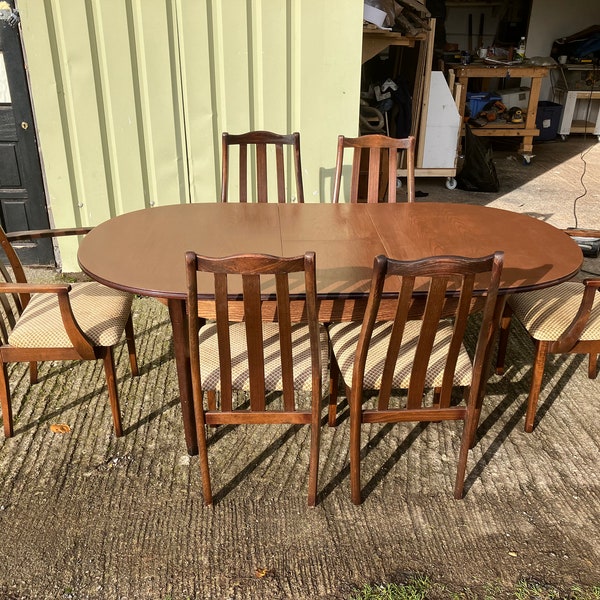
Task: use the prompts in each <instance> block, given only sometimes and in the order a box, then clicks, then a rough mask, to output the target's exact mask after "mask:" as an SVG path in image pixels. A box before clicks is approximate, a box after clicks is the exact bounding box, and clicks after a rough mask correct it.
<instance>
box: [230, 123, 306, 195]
mask: <svg viewBox="0 0 600 600" xmlns="http://www.w3.org/2000/svg"><path fill="white" fill-rule="evenodd" d="M231 146H238V147H239V187H240V197H239V200H240V202H249V201H250V202H252V201H253V194H252V191H251V189H250V187H249V186H250V185H251V181H250V182H249V178H250V180H251V179H252V173H251V168H250V166H249V165H251V164H252V161H255V165H256V170H255V171H254V173H253V174H254V176H255V178H256V201H257V202H268V201H269V199H268V190H269V177H268V173H269V161H271V162H272V160H273V157H272V154H273V152H274V154H275V171H276V176H277V201H278V202H281V203H285V202H286V181H285V168H284V163H285V155H284V146H289V147H291V149H292V154H293V162H294V174H295V179H296V202H304V187H303V184H302V163H301V161H300V134H299V133H297V132H296V133H292V134H290V135H279V134H277V133H272V132H270V131H250V132H248V133H242V134H238V135H233V134H230V133H226V132H225V133H223V137H222V164H221V169H222V172H221V201H222V202H228V201H229V169H230V164H229V163H230V147H231ZM249 147H254V148H255V154H254V156H253V155H252V153H251V152H249V151H248V148H249ZM271 169H272V167H271Z"/></svg>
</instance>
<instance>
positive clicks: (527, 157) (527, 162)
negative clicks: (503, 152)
mask: <svg viewBox="0 0 600 600" xmlns="http://www.w3.org/2000/svg"><path fill="white" fill-rule="evenodd" d="M532 158H533V156H532V155H530V154H523V164H524V165H525V166H528V165H530V164H531V159H532Z"/></svg>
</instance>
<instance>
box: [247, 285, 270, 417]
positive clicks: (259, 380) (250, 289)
mask: <svg viewBox="0 0 600 600" xmlns="http://www.w3.org/2000/svg"><path fill="white" fill-rule="evenodd" d="M242 278H243V282H244V320H245V324H246V342H247V344H248V367H249V371H250V372H249V376H250V406H251V407H252V410H264V409H265V356H264V347H263V333H262V311H261V299H260V278H259V276H258V275H248V274H244V275H243V276H242Z"/></svg>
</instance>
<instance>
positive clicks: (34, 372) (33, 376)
mask: <svg viewBox="0 0 600 600" xmlns="http://www.w3.org/2000/svg"><path fill="white" fill-rule="evenodd" d="M37 382H38V365H37V362H30V363H29V383H30V384H31V385H33V384H34V383H37Z"/></svg>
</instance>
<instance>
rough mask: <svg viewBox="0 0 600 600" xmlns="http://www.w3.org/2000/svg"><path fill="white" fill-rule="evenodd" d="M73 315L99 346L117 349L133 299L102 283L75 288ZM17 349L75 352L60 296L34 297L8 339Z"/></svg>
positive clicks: (35, 295) (73, 291) (73, 288)
mask: <svg viewBox="0 0 600 600" xmlns="http://www.w3.org/2000/svg"><path fill="white" fill-rule="evenodd" d="M69 299H70V301H71V308H72V310H73V315H74V316H75V320H76V321H77V323H78V325H79V327H80V328H81V329H82V331H83V332H84V333H85V334H86V335H87V336H88V337H89V339H90V340H91V341H92V343H93V344H94V345H96V346H114V345H115V344H116V343H117V342H118V341H119V340H120V339H121V336H122V335H123V330H124V328H125V324H126V323H127V318H128V317H129V314H130V312H131V302H132V300H133V295H132V294H128V293H126V292H121V291H119V290H114V289H111V288H108V287H106V286H104V285H101V284H100V283H96V282H85V283H75V284H72V289H71V291H70V292H69ZM8 342H9V344H11V345H12V346H15V347H17V348H71V347H72V346H73V344H71V341H70V340H69V336H68V335H67V332H66V330H65V328H64V325H63V320H62V318H61V315H60V309H59V306H58V296H57V295H56V294H33V295H32V297H31V301H30V302H29V304H28V305H27V307H26V308H25V310H24V311H23V314H22V315H21V318H20V319H19V321H18V322H17V324H16V325H15V327H14V329H13V331H12V333H11V334H10V335H9V338H8Z"/></svg>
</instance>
